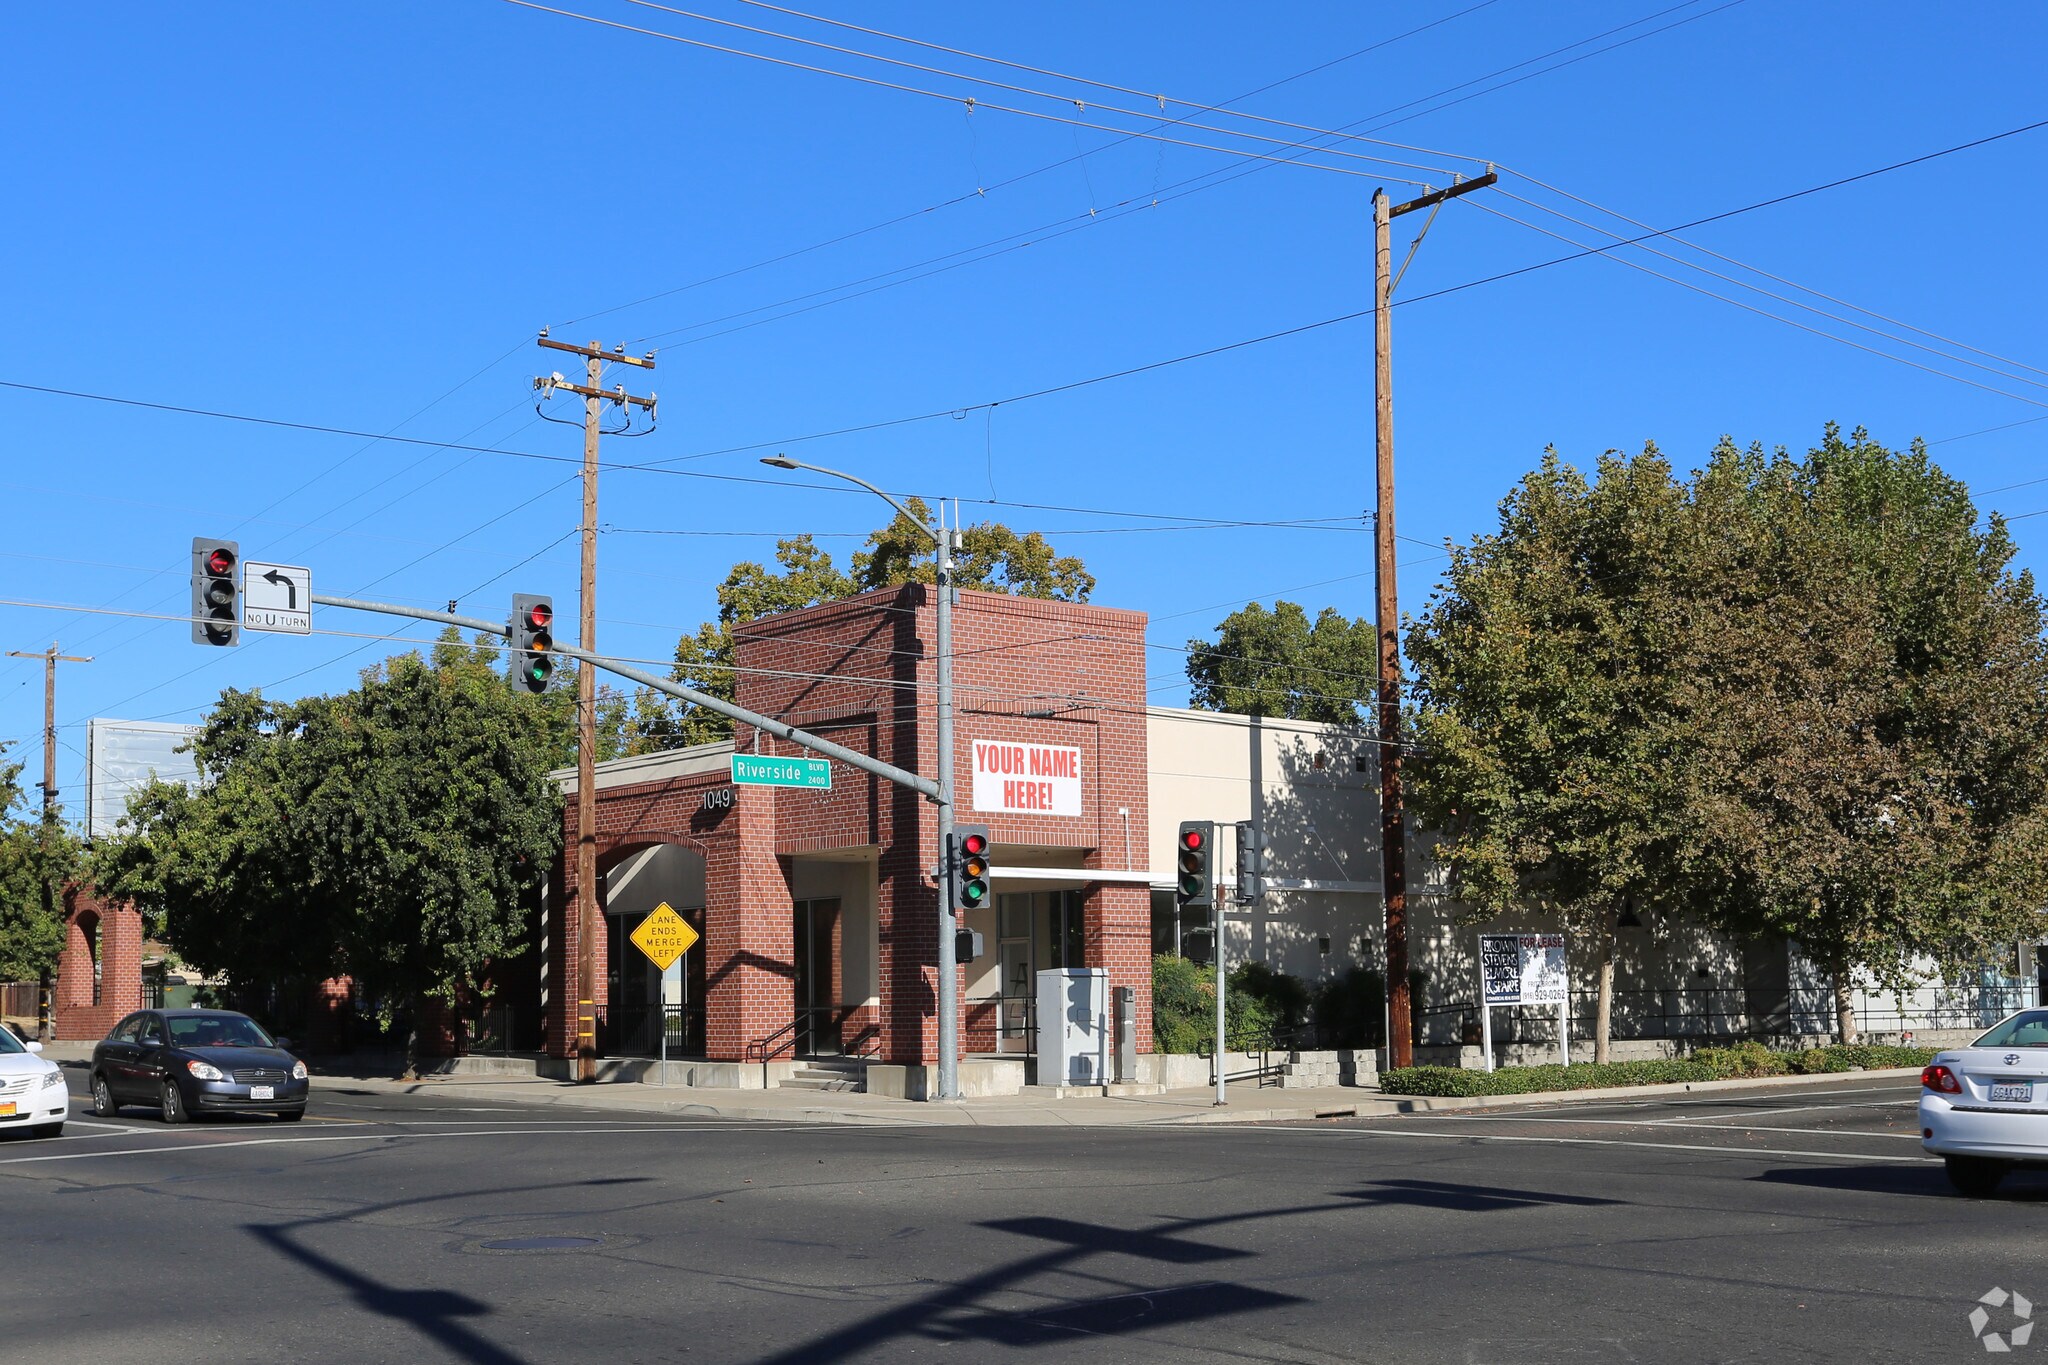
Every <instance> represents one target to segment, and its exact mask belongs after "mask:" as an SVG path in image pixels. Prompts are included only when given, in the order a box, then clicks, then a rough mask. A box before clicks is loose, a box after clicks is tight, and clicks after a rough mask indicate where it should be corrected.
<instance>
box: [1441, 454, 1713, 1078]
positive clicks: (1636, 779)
mask: <svg viewBox="0 0 2048 1365" xmlns="http://www.w3.org/2000/svg"><path fill="white" fill-rule="evenodd" d="M1688 510H1689V509H1688V505H1687V498H1686V493H1685V489H1684V487H1683V486H1682V485H1681V484H1680V482H1679V481H1678V480H1677V479H1676V478H1675V477H1674V476H1673V473H1672V470H1671V466H1670V464H1669V463H1668V462H1667V461H1665V460H1664V459H1663V457H1662V456H1660V455H1659V454H1658V453H1657V451H1656V449H1655V447H1651V448H1649V449H1647V450H1645V451H1644V452H1643V453H1642V454H1641V455H1640V456H1637V457H1636V458H1634V459H1632V460H1631V459H1623V458H1620V457H1618V456H1616V455H1613V454H1611V453H1610V454H1609V455H1607V456H1605V457H1603V458H1602V459H1601V460H1600V462H1599V464H1598V467H1597V469H1596V471H1595V476H1594V478H1593V479H1592V480H1591V481H1590V482H1589V481H1588V480H1587V479H1586V478H1585V477H1584V476H1583V475H1582V474H1581V473H1580V472H1579V471H1578V470H1576V469H1573V468H1572V467H1570V466H1569V465H1566V464H1565V463H1563V462H1562V461H1561V460H1560V459H1558V457H1557V454H1556V452H1555V451H1549V452H1546V453H1545V455H1544V459H1543V463H1542V464H1541V466H1539V467H1538V468H1537V469H1536V470H1534V471H1533V472H1531V473H1530V474H1529V475H1528V476H1527V477H1525V478H1524V479H1523V480H1522V482H1521V484H1520V485H1519V486H1518V487H1517V488H1516V489H1515V491H1514V492H1513V493H1511V494H1510V495H1509V496H1508V497H1507V499H1506V500H1505V501H1504V502H1503V503H1502V504H1501V509H1500V527H1499V530H1498V531H1496V532H1495V533H1493V534H1491V535H1487V536H1481V537H1478V538H1477V539H1475V540H1474V541H1473V542H1472V544H1470V545H1468V546H1463V547H1455V548H1453V550H1452V554H1451V564H1450V567H1449V569H1448V570H1446V572H1445V575H1444V578H1443V581H1442V584H1441V586H1440V587H1439V588H1438V590H1437V592H1436V593H1435V595H1434V596H1433V597H1432V598H1431V599H1430V601H1429V603H1428V605H1427V607H1426V608H1425V609H1424V611H1423V613H1422V615H1421V616H1420V618H1419V619H1418V620H1416V621H1415V623H1414V624H1413V626H1412V628H1411V629H1410V631H1409V633H1408V639H1407V650H1408V657H1409V660H1410V663H1411V665H1412V667H1413V670H1414V675H1415V693H1414V701H1415V704H1416V713H1415V716H1414V722H1415V725H1416V730H1417V738H1418V740H1419V742H1420V744H1421V747H1422V749H1423V750H1424V752H1425V753H1426V755H1427V757H1426V759H1425V760H1423V761H1421V762H1419V763H1417V764H1416V765H1414V766H1413V767H1412V768H1411V769H1410V772H1411V774H1412V779H1411V786H1410V794H1411V796H1412V798H1413V801H1414V806H1415V810H1416V813H1417V816H1418V818H1419V819H1421V820H1422V821H1423V823H1424V824H1425V825H1427V826H1429V827H1431V828H1433V829H1435V830H1438V831H1440V832H1441V836H1442V842H1441V843H1440V844H1439V845H1438V856H1439V857H1441V858H1442V859H1443V860H1444V862H1445V864H1446V865H1447V867H1448V868H1449V870H1450V872H1451V874H1452V876H1453V878H1454V880H1455V882H1456V885H1457V887H1458V890H1459V895H1460V896H1461V897H1463V898H1464V899H1465V900H1466V901H1467V902H1468V903H1470V904H1471V905H1473V906H1474V907H1476V908H1477V909H1478V910H1479V911H1480V912H1481V913H1483V914H1485V915H1488V916H1493V915H1502V914H1511V913H1514V912H1515V911H1517V910H1522V909H1540V910H1547V911H1550V912H1553V913H1555V914H1557V915H1558V916H1559V917H1560V918H1561V919H1562V920H1563V922H1564V924H1565V926H1566V928H1567V929H1568V930H1569V931H1571V932H1572V933H1573V935H1574V937H1575V939H1576V940H1577V941H1578V942H1579V943H1580V944H1590V945H1592V947H1593V951H1594V953H1595V961H1596V963H1597V981H1598V1003H1597V1006H1596V1015H1595V1024H1594V1053H1595V1058H1596V1060H1598V1061H1602V1062H1604V1061H1606V1060H1608V1050H1609V1038H1610V1034H1611V1031H1612V1015H1613V998H1614V945H1615V932H1616V925H1617V921H1618V919H1619V917H1620V915H1621V914H1622V913H1623V912H1624V911H1626V910H1628V909H1631V908H1633V907H1638V906H1647V905H1652V904H1668V903H1669V902H1671V900H1672V899H1673V898H1674V897H1675V896H1676V895H1677V894H1678V893H1677V891H1676V890H1675V889H1674V883H1675V882H1676V880H1677V879H1678V878H1679V875H1680V873H1681V871H1682V868H1683V864H1684V859H1685V857H1686V853H1687V849H1688V846H1689V839H1688V826H1689V819H1690V816H1689V812H1688V811H1687V810H1686V808H1685V802H1684V800H1683V796H1684V793H1685V790H1686V783H1687V774H1688V763H1689V759H1690V746H1689V744H1688V743H1687V734H1688V727H1689V726H1690V725H1691V723H1692V720H1693V717H1691V716H1690V715H1689V714H1687V713H1686V711H1685V710H1684V709H1683V708H1681V707H1679V706H1677V705H1676V704H1675V700H1674V699H1675V697H1676V696H1677V695H1678V693H1679V692H1680V690H1681V689H1685V688H1689V687H1690V686H1691V683H1692V676H1691V672H1690V670H1691V668H1692V661H1691V660H1690V659H1689V658H1688V657H1687V642H1688V636H1687V632H1686V621H1687V614H1686V610H1685V606H1684V600H1683V599H1684V598H1685V596H1686V594H1687V593H1688V592H1692V591H1694V590H1695V589H1699V588H1703V587H1705V586H1706V585H1705V584H1703V583H1700V582H1698V581H1696V580H1697V574H1696V568H1697V565H1696V562H1695V561H1694V560H1693V559H1692V558H1691V556H1690V553H1689V548H1690V547H1689V539H1688V535H1689V530H1690V527H1689V523H1688Z"/></svg>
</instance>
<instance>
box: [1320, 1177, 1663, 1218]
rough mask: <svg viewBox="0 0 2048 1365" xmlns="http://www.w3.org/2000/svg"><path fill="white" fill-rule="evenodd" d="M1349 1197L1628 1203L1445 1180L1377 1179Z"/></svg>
mask: <svg viewBox="0 0 2048 1365" xmlns="http://www.w3.org/2000/svg"><path fill="white" fill-rule="evenodd" d="M1344 1197H1345V1198H1346V1199H1361V1200H1364V1201H1366V1202H1368V1203H1373V1204H1413V1205H1415V1206H1417V1207H1419V1208H1428V1209H1454V1210H1457V1211H1458V1212H1461V1213H1492V1212H1496V1211H1498V1210H1501V1209H1534V1208H1544V1207H1556V1206H1557V1205H1560V1204H1566V1205H1584V1206H1587V1207H1599V1206H1603V1205H1609V1204H1625V1203H1627V1202H1629V1201H1627V1200H1625V1199H1601V1198H1597V1197H1595V1196H1593V1195H1587V1194H1550V1193H1546V1192H1545V1191H1542V1190H1510V1189H1502V1188H1501V1187H1499V1186H1497V1185H1454V1184H1450V1183H1448V1182H1446V1181H1442V1180H1375V1181H1374V1182H1373V1183H1372V1186H1371V1188H1369V1189H1363V1190H1349V1191H1346V1192H1345V1195H1344Z"/></svg>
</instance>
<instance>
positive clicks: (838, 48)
mask: <svg viewBox="0 0 2048 1365" xmlns="http://www.w3.org/2000/svg"><path fill="white" fill-rule="evenodd" d="M626 3H627V4H629V5H638V6H639V7H640V8H642V9H651V10H658V11H660V12H662V13H664V14H673V15H677V16H679V17H681V18H685V19H695V20H698V21H699V22H701V23H706V24H715V25H717V26H719V27H721V28H732V29H738V30H740V31H741V32H744V33H752V34H757V35H760V36H762V37H768V38H778V39H780V40H782V41H783V42H789V43H797V44H800V45H802V46H804V47H814V48H818V49H820V50H822V51H826V52H836V53H839V54H840V55H842V56H849V57H858V58H860V59H861V60H863V61H870V62H879V63H881V64H883V65H885V66H894V67H900V68H902V69H904V70H908V71H917V72H921V73H923V74H925V75H932V76H944V77H946V78H947V79H949V80H956V81H963V82H966V83H968V84H972V85H983V86H989V87H992V88H994V89H997V90H1007V91H1010V92H1011V93H1013V94H1020V95H1029V96H1031V97H1033V98H1035V99H1045V100H1052V101H1055V102H1057V103H1060V104H1071V105H1073V106H1074V107H1075V108H1077V109H1098V110H1101V111H1102V112H1104V113H1109V114H1118V115H1121V116H1123V117H1125V118H1142V119H1152V120H1154V123H1153V127H1154V128H1155V129H1156V128H1158V127H1161V126H1166V127H1175V128H1190V129H1193V130H1194V131H1196V132H1202V133H1217V134H1220V135H1221V136H1224V137H1236V138H1244V139H1246V140H1247V141H1253V142H1263V143H1267V144H1270V145H1275V146H1282V147H1287V148H1290V149H1291V148H1293V147H1295V146H1297V145H1299V139H1289V138H1277V137H1266V136H1264V135H1262V134H1258V133H1242V132H1238V131H1237V130H1235V129H1231V128H1218V127H1215V126H1213V125H1211V124H1206V123H1196V122H1193V120H1192V118H1157V117H1156V116H1154V115H1152V114H1149V113H1145V112H1142V111H1139V110H1133V109H1122V108H1118V107H1117V106H1115V105H1112V104H1103V103H1101V102H1100V101H1088V100H1081V99H1076V98H1075V97H1074V96H1072V95H1065V94H1056V93H1053V92H1050V91H1045V90H1034V89H1032V88H1030V87H1029V86H1023V85H1014V84H1011V83H1009V82H1006V81H999V80H994V79H991V78H989V77H987V76H970V75H966V74H964V73H962V72H958V71H947V70H945V69H943V68H941V67H935V66H926V65H924V64H922V63H920V62H912V61H906V60H904V59H902V58H900V57H887V56H883V55H882V54H880V53H876V52H869V51H866V50H864V49H861V48H852V47H845V46H842V45H840V44H837V43H827V42H821V41H819V40H818V39H815V38H804V37H801V36H799V35H796V34H791V33H783V32H780V31H778V30H775V29H766V28H760V27H758V26H756V25H753V24H742V23H739V22H738V21H736V20H732V19H718V18H714V17H712V16H710V15H707V14H698V13H696V12H694V11H691V10H685V9H677V8H675V7H674V6H672V5H665V4H661V3H658V0H626ZM783 12H784V13H789V14H795V13H797V11H794V10H786V11H783ZM802 17H804V18H811V19H815V18H816V17H817V16H815V15H803V16H802ZM819 22H820V23H830V22H832V21H831V20H819ZM846 27H852V26H851V25H847V26H846ZM883 36H885V37H893V36H894V35H888V34H885V35H883ZM897 41H898V42H905V43H915V42H916V40H915V39H910V38H898V39H897ZM917 45H918V46H921V47H929V46H931V44H926V43H918V44H917ZM949 50H950V49H949ZM749 55H752V54H749ZM968 55H972V54H968ZM977 60H980V61H985V62H991V63H993V64H995V65H1000V66H1007V67H1010V68H1011V69H1012V70H1034V71H1035V70H1039V68H1035V67H1032V68H1025V67H1019V66H1017V65H1016V64H1015V63H1013V62H999V61H996V59H994V58H990V57H981V58H978V59H977ZM831 74H834V75H838V74H841V73H838V72H833V73H831ZM1043 74H1046V75H1051V76H1056V77H1058V79H1061V80H1067V81H1074V82H1075V83H1077V84H1081V85H1092V86H1094V87H1096V88H1097V89H1102V90H1117V91H1121V92H1123V93H1127V94H1135V95H1138V96H1139V97H1140V98H1142V99H1148V100H1154V101H1156V102H1157V103H1158V105H1159V107H1160V110H1161V111H1162V112H1164V110H1165V108H1166V106H1167V105H1169V104H1177V105H1181V106H1183V107H1185V108H1189V109H1195V110H1196V112H1197V114H1199V113H1202V112H1208V111H1209V110H1216V109H1217V106H1213V105H1212V106H1208V107H1207V108H1206V109H1204V108H1203V107H1202V106H1198V105H1197V104H1196V103H1195V102H1194V101H1192V100H1176V99H1171V98H1169V97H1168V96H1165V95H1156V94H1153V93H1151V92H1149V91H1136V90H1125V89H1124V87H1121V86H1107V85H1103V84H1102V83H1101V82H1099V81H1082V80H1078V79H1077V78H1076V77H1072V76H1059V74H1058V73H1057V72H1044V73H1043ZM967 104H968V108H969V112H970V113H971V112H972V111H973V110H974V109H976V108H984V107H986V108H998V107H999V106H994V105H985V104H984V103H983V102H981V101H978V100H974V99H972V98H971V97H970V98H969V99H968V101H967ZM1003 112H1021V111H1012V110H1004V111H1003ZM1220 112H1222V113H1224V114H1226V115H1228V116H1229V117H1231V118H1239V119H1245V120H1248V121H1251V122H1257V123H1265V124H1271V125H1274V126H1276V127H1283V128H1291V129H1296V130H1299V131H1302V132H1307V133H1311V134H1314V135H1316V136H1318V137H1345V139H1346V140H1347V141H1353V142H1362V143H1367V144H1370V145H1373V146H1381V147H1395V148H1397V149H1398V150H1402V151H1420V150H1422V149H1420V148H1411V147H1405V146H1401V145H1400V144H1397V143H1389V142H1381V141H1378V140H1377V139H1374V138H1366V137H1348V136H1346V135H1343V134H1338V133H1335V132H1332V131H1331V130H1329V129H1326V128H1317V127H1313V126H1312V125H1309V124H1305V123H1288V122H1286V121H1285V120H1282V119H1273V118H1263V117H1260V116H1259V115H1256V114H1246V113H1243V112H1240V111H1237V110H1220ZM1105 131H1112V132H1114V131H1121V130H1118V129H1109V130H1105ZM1434 154H1435V155H1440V156H1448V157H1450V158H1451V159H1453V160H1459V159H1463V160H1471V159H1472V158H1460V157H1459V156H1458V155H1457V154H1456V153H1450V152H1444V153H1434ZM1330 155H1332V156H1342V157H1347V158H1352V159H1356V160H1359V161H1369V162H1375V163H1378V164H1380V165H1386V166H1393V167H1396V168H1398V169H1402V170H1416V171H1434V172H1436V173H1437V174H1438V175H1449V174H1451V171H1450V169H1449V168H1448V167H1444V166H1435V165H1421V164H1418V163H1416V162H1412V161H1398V160H1390V159H1389V158H1387V157H1382V156H1370V155H1365V154H1362V153H1357V152H1339V151H1334V150H1333V151H1331V152H1330Z"/></svg>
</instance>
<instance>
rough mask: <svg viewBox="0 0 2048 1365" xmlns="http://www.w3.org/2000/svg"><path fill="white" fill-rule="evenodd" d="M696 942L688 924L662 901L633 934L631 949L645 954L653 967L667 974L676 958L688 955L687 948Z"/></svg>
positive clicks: (694, 931) (693, 930)
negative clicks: (633, 948) (634, 948)
mask: <svg viewBox="0 0 2048 1365" xmlns="http://www.w3.org/2000/svg"><path fill="white" fill-rule="evenodd" d="M697 938H698V934H697V931H696V930H695V929H692V928H691V927H690V923H689V921H688V920H686V919H684V918H683V917H682V916H681V915H678V914H677V913H676V912H675V910H674V909H673V908H672V907H671V906H670V905H669V903H668V902H667V901H663V902H662V903H661V904H660V905H657V906H655V907H654V913H653V914H651V915H649V916H648V917H647V918H646V919H643V920H641V921H640V927H639V928H638V929H635V930H634V931H633V946H634V947H636V948H638V949H639V950H640V951H641V952H643V953H645V954H647V958H648V960H649V961H650V962H652V963H653V964H654V965H655V966H657V967H659V968H661V969H662V970H663V971H667V970H668V969H669V968H670V967H673V966H674V965H675V963H676V959H677V958H679V957H681V956H682V955H683V954H684V953H687V952H689V951H690V945H692V944H694V943H695V942H696V941H697Z"/></svg>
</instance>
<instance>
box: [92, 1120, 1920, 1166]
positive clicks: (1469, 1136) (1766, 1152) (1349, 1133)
mask: <svg viewBox="0 0 2048 1365" xmlns="http://www.w3.org/2000/svg"><path fill="white" fill-rule="evenodd" d="M1271 1131H1273V1132H1276V1133H1302V1134H1306V1135H1308V1136H1310V1137H1382V1138H1438V1139H1441V1140H1443V1141H1447V1142H1530V1143H1541V1144H1547V1145H1556V1146H1569V1147H1644V1148H1647V1149H1649V1150H1650V1151H1653V1152H1711V1153H1712V1154H1714V1155H1715V1156H1738V1157H1754V1156H1799V1157H1815V1158H1818V1159H1820V1160H1822V1161H1880V1162H1916V1163H1917V1162H1930V1163H1938V1162H1939V1161H1940V1160H1941V1158H1940V1157H1938V1156H1885V1155H1883V1154H1881V1153H1875V1152H1872V1153H1862V1152H1805V1151H1797V1150H1792V1149H1789V1148H1783V1147H1709V1146H1706V1145H1704V1144H1700V1143H1687V1142H1632V1141H1629V1140H1628V1139H1626V1138H1572V1137H1533V1136H1527V1135H1521V1134H1509V1133H1432V1132H1428V1131H1427V1130H1424V1129H1415V1130H1412V1131H1408V1132H1398V1131H1395V1130H1392V1129H1387V1128H1347V1129H1335V1128H1275V1129H1272V1130H1271ZM80 1155H81V1156H85V1155H90V1153H80Z"/></svg>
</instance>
